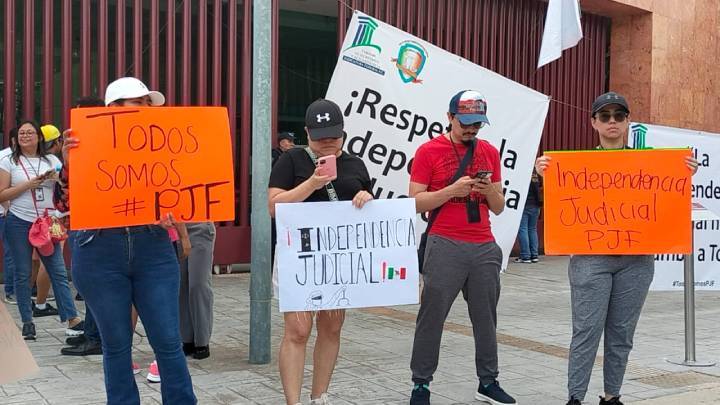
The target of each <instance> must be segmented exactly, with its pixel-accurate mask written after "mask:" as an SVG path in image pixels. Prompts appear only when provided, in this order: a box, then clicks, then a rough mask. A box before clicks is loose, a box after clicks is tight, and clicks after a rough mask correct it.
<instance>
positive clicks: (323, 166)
mask: <svg viewBox="0 0 720 405" xmlns="http://www.w3.org/2000/svg"><path fill="white" fill-rule="evenodd" d="M318 167H319V168H320V175H321V176H330V177H335V176H337V158H336V156H335V155H329V156H323V157H321V158H318Z"/></svg>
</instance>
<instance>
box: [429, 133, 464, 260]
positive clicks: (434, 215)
mask: <svg viewBox="0 0 720 405" xmlns="http://www.w3.org/2000/svg"><path fill="white" fill-rule="evenodd" d="M450 142H452V140H451V141H450ZM475 143H476V140H474V139H473V142H472V144H470V147H469V148H468V150H467V151H466V152H465V156H463V158H462V161H461V162H460V166H459V167H458V169H457V172H455V175H454V176H453V178H452V179H451V180H450V183H449V184H453V183H455V182H456V181H458V179H459V178H460V177H462V176H463V174H464V173H465V169H467V167H468V165H469V164H470V161H472V158H473V155H474V154H475ZM443 205H445V204H443ZM443 205H441V206H439V207H437V208H435V209H434V210H432V211H431V212H430V216H429V217H428V224H427V228H425V232H423V234H422V235H420V244H419V245H418V270H419V271H420V273H421V274H422V272H423V262H424V261H425V246H426V245H427V238H428V234H429V233H430V228H432V226H433V223H434V222H435V218H437V216H438V214H439V213H440V209H441V208H442V207H443Z"/></svg>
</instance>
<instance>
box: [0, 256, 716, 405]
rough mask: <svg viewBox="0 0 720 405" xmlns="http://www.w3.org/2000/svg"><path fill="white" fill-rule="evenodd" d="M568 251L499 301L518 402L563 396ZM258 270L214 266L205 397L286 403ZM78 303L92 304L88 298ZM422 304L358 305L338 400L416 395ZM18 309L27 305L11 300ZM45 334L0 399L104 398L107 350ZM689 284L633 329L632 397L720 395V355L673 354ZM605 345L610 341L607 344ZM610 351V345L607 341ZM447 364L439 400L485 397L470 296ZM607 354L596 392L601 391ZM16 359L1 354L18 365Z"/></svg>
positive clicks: (504, 350)
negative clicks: (254, 322) (253, 303)
mask: <svg viewBox="0 0 720 405" xmlns="http://www.w3.org/2000/svg"><path fill="white" fill-rule="evenodd" d="M567 260H568V259H567V258H566V257H548V258H543V261H542V262H540V263H538V264H523V265H518V264H511V265H510V268H509V269H508V271H507V273H505V274H503V276H502V295H501V300H500V306H499V311H498V312H499V313H498V342H499V350H500V378H499V380H500V382H501V384H502V386H503V387H504V388H505V389H506V390H507V391H508V392H509V393H511V394H513V395H514V396H516V398H517V399H518V403H519V404H523V405H527V404H538V405H545V404H548V405H549V404H564V403H565V401H566V381H567V379H566V375H567V370H566V367H567V353H568V350H567V347H568V345H569V342H570V333H571V324H570V306H569V302H570V289H569V286H568V281H567V271H566V269H567ZM249 281H250V275H249V274H248V273H244V274H230V275H221V276H215V277H214V279H213V282H214V290H215V328H214V333H213V337H212V343H211V356H210V358H208V359H205V360H193V359H190V360H189V366H190V372H191V374H192V377H193V384H194V387H195V392H196V394H197V396H198V400H199V403H200V404H283V403H284V400H283V395H282V388H281V384H280V376H279V374H278V370H277V358H276V354H277V347H278V345H279V343H280V337H281V333H282V317H281V315H280V313H278V312H277V305H276V303H274V308H273V318H272V346H273V359H272V362H271V363H270V364H268V365H261V366H258V365H251V364H249V363H248V350H249V349H248V342H249V333H250V331H249V318H250V302H249V294H248V287H249ZM78 306H79V309H81V310H83V311H84V307H83V306H82V303H78ZM417 309H418V306H416V305H412V306H403V307H392V308H368V309H361V310H352V311H348V317H347V320H346V323H345V327H344V328H343V337H342V347H341V352H340V358H339V360H338V364H337V369H336V372H335V375H334V377H333V383H332V386H331V389H330V395H331V398H332V401H333V402H332V403H333V404H336V405H347V404H407V403H408V398H409V393H410V389H411V388H412V385H411V382H410V370H409V361H410V352H411V347H412V339H413V332H414V325H415V315H416V313H417ZM10 312H11V314H12V315H13V317H14V318H15V319H16V320H18V321H19V315H18V313H17V308H16V307H14V306H11V307H10ZM718 319H720V294H718V293H710V292H698V293H697V357H698V359H714V360H720V322H718ZM36 325H37V328H38V340H37V341H36V342H31V343H30V344H29V346H30V349H31V351H32V353H33V355H34V356H35V359H36V360H37V362H38V364H39V365H40V368H41V371H40V373H39V374H38V375H36V376H34V377H33V378H30V379H27V380H24V381H21V382H18V383H15V384H6V385H3V386H0V404H33V405H34V404H63V405H66V404H72V405H75V404H101V403H104V399H105V393H104V387H103V372H102V358H101V356H91V357H67V356H61V355H60V354H59V352H60V348H61V347H62V342H63V341H64V340H65V336H64V328H63V326H62V325H61V324H60V323H59V321H58V319H57V318H54V317H46V318H40V319H37V320H36ZM683 331H684V329H683V294H682V293H677V292H672V293H671V292H651V293H650V295H649V297H648V300H647V303H646V305H645V308H644V311H643V315H642V317H641V319H640V324H639V325H638V329H637V333H636V336H635V349H634V350H633V352H632V353H631V357H630V364H629V367H628V372H627V375H626V380H625V384H624V386H623V401H624V402H625V403H626V404H647V405H650V404H654V405H671V404H672V405H675V404H678V405H679V404H720V367H718V366H715V367H708V368H687V367H682V366H675V365H672V364H670V363H668V362H667V361H665V359H666V358H671V359H678V358H681V357H682V356H683V353H684V332H683ZM144 334H145V333H144V331H143V329H142V327H139V328H138V333H137V334H136V336H135V342H134V343H135V344H134V358H135V361H136V362H138V363H139V364H140V365H141V366H142V367H143V368H144V370H143V371H144V372H146V369H147V366H148V364H149V363H150V362H152V360H153V355H152V350H151V349H150V346H149V344H148V342H147V339H146V338H145V337H144ZM601 347H602V344H601ZM598 354H599V356H602V349H601V350H600V352H599V353H598ZM440 356H441V359H440V367H439V369H438V371H437V373H436V375H435V381H434V382H433V383H432V384H431V390H432V400H433V402H432V403H433V404H434V405H444V404H448V405H449V404H482V402H480V401H475V400H474V399H473V394H474V390H475V389H476V388H477V379H476V378H475V365H474V350H473V339H472V328H471V326H470V321H469V319H468V316H467V309H466V306H465V303H464V302H463V300H462V298H459V299H458V300H457V301H456V303H455V305H454V306H453V308H452V310H451V312H450V316H449V317H448V322H447V323H446V326H445V332H444V335H443V342H442V349H441V355H440ZM600 364H602V359H601V357H598V361H597V362H596V367H595V371H594V373H593V377H592V380H591V384H590V390H589V392H588V397H587V398H586V401H587V403H590V404H597V395H598V394H600V393H601V392H602V369H601V367H599V365H600ZM10 366H11V365H6V364H3V365H0V367H10ZM311 372H312V355H311V353H310V352H308V356H307V366H306V380H305V381H306V387H305V389H304V395H303V399H304V403H308V402H309V399H308V396H309V387H308V385H307V384H309V382H310V375H311ZM137 383H138V386H139V389H140V393H141V396H142V400H143V404H158V403H160V385H159V384H151V383H148V382H147V381H146V380H145V377H144V374H141V375H139V376H137Z"/></svg>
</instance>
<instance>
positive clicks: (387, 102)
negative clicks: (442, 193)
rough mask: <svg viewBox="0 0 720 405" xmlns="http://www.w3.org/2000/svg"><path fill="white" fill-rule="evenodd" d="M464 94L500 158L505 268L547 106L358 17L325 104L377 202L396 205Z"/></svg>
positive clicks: (499, 223) (495, 220) (498, 226)
mask: <svg viewBox="0 0 720 405" xmlns="http://www.w3.org/2000/svg"><path fill="white" fill-rule="evenodd" d="M466 89H470V90H477V91H479V92H480V93H481V94H482V95H484V96H485V99H486V101H487V116H488V118H489V120H490V125H488V126H485V127H484V128H482V129H480V131H479V133H478V137H479V138H482V139H486V140H488V141H489V142H490V143H491V144H493V145H494V146H495V147H496V148H498V150H499V151H500V160H501V166H502V185H503V191H504V193H505V200H506V208H505V211H504V212H503V213H502V214H501V215H500V216H497V217H495V216H491V222H492V230H493V234H494V235H495V238H496V240H497V242H498V244H499V245H500V247H501V248H502V249H503V253H504V260H503V268H505V267H506V265H507V260H508V256H509V254H510V250H511V249H512V246H513V244H514V242H515V238H516V236H517V230H518V227H519V225H520V217H521V215H522V208H523V206H524V204H525V197H526V196H527V190H528V185H529V181H530V174H531V173H532V168H533V164H534V159H535V155H536V152H537V149H538V145H539V143H540V136H541V134H542V130H543V125H544V123H545V116H546V115H547V111H548V106H549V103H550V99H549V98H548V97H547V96H546V95H544V94H542V93H538V92H536V91H534V90H532V89H530V88H527V87H525V86H523V85H521V84H519V83H517V82H514V81H512V80H509V79H507V78H505V77H503V76H501V75H499V74H497V73H495V72H492V71H490V70H487V69H485V68H483V67H480V66H478V65H476V64H474V63H472V62H470V61H468V60H466V59H464V58H461V57H459V56H457V55H454V54H451V53H449V52H447V51H445V50H443V49H441V48H438V47H436V46H435V45H433V44H431V43H429V42H426V41H423V40H421V39H419V38H417V37H415V36H413V35H411V34H408V33H407V32H404V31H402V30H400V29H397V28H395V27H393V26H391V25H388V24H385V23H383V22H382V21H379V20H377V19H375V18H372V17H370V16H367V15H365V14H362V13H360V12H355V14H354V15H353V19H352V21H351V23H350V26H349V27H348V31H347V35H346V37H345V42H344V43H343V45H342V50H341V52H340V56H339V58H338V63H337V65H336V67H335V72H334V73H333V76H332V80H331V81H330V86H329V88H328V91H327V96H326V97H327V98H328V99H330V100H333V101H335V102H336V103H337V104H338V105H339V106H340V108H341V109H342V110H343V113H344V115H345V131H346V132H347V134H348V138H347V140H346V142H345V149H346V150H347V151H348V152H349V153H351V154H353V155H356V156H359V157H360V158H362V159H363V161H365V164H366V165H367V167H368V170H369V172H370V176H371V178H372V180H373V191H374V193H375V196H376V198H398V197H404V196H407V194H408V186H409V182H410V174H409V173H410V166H409V165H410V164H411V163H412V159H413V156H414V154H415V150H416V149H417V148H418V146H420V145H421V144H423V143H424V142H427V141H428V140H430V139H432V138H434V137H436V136H439V135H440V134H442V133H444V131H445V127H446V126H447V124H448V119H447V111H448V104H449V102H450V99H451V98H452V96H453V95H455V94H456V93H457V92H459V91H461V90H466ZM421 227H422V228H423V229H424V227H425V223H424V222H422V226H421ZM418 231H421V229H419V230H418Z"/></svg>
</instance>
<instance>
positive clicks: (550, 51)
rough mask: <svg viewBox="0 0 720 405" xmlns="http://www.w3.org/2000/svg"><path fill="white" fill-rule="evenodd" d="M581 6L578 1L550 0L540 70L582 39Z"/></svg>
mask: <svg viewBox="0 0 720 405" xmlns="http://www.w3.org/2000/svg"><path fill="white" fill-rule="evenodd" d="M582 37H583V34H582V27H581V26H580V6H579V5H578V2H577V0H550V4H548V9H547V16H546V18H545V31H544V32H543V39H542V46H541V47H540V58H538V69H539V68H540V67H542V66H543V65H546V64H548V63H550V62H552V61H554V60H555V59H559V58H560V55H562V51H563V50H565V49H568V48H572V47H573V46H575V45H577V43H578V42H579V41H580V39H582Z"/></svg>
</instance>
